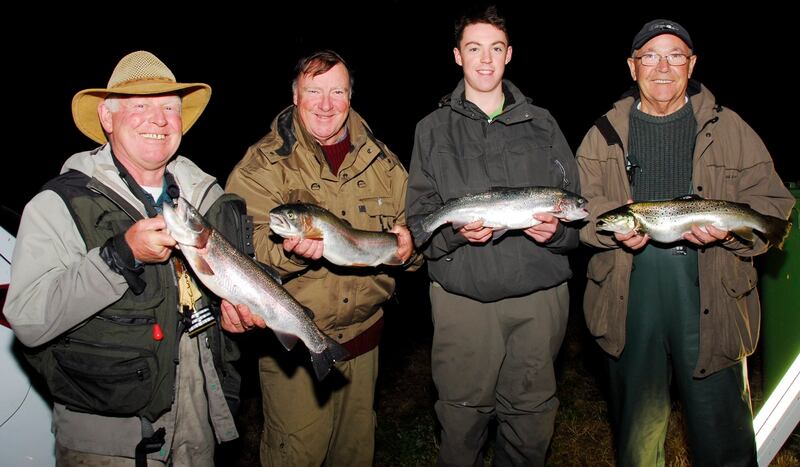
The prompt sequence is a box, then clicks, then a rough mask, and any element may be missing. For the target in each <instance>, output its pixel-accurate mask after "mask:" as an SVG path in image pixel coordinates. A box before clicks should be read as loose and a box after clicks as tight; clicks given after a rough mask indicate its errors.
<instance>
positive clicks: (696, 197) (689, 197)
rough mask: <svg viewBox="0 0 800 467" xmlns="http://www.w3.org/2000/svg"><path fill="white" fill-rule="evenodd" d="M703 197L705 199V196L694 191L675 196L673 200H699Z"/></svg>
mask: <svg viewBox="0 0 800 467" xmlns="http://www.w3.org/2000/svg"><path fill="white" fill-rule="evenodd" d="M701 199H705V198H703V197H702V196H700V195H698V194H697V193H692V194H689V195H683V196H678V197H677V198H674V199H673V201H675V200H682V201H699V200H701Z"/></svg>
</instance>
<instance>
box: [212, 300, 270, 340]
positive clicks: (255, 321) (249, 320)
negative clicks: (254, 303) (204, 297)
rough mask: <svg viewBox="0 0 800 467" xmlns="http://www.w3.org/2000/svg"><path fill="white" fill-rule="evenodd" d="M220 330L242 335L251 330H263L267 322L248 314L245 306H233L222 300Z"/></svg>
mask: <svg viewBox="0 0 800 467" xmlns="http://www.w3.org/2000/svg"><path fill="white" fill-rule="evenodd" d="M221 308H222V313H221V314H222V329H224V330H226V331H228V332H231V333H242V332H245V331H249V330H251V329H253V328H256V327H257V328H261V329H264V328H265V327H267V322H266V321H264V319H263V318H261V317H260V316H258V315H255V314H253V313H251V312H250V308H248V307H247V305H244V304H239V305H235V306H234V305H233V304H232V303H231V302H229V301H227V300H222V304H221Z"/></svg>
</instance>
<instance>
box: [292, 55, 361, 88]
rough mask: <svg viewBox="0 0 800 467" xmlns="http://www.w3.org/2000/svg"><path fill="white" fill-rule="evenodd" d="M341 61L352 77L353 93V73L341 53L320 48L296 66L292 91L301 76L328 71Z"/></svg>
mask: <svg viewBox="0 0 800 467" xmlns="http://www.w3.org/2000/svg"><path fill="white" fill-rule="evenodd" d="M339 63H341V64H342V65H343V66H344V69H345V70H347V76H348V77H350V94H351V95H352V94H353V74H352V73H351V72H350V68H349V67H348V66H347V63H346V62H345V61H344V59H343V58H342V56H341V55H339V54H337V53H336V52H334V51H333V50H327V49H326V50H320V51H317V52H314V53H312V54H311V55H307V56H305V57H303V58H301V59H300V60H299V61H298V62H297V65H295V67H294V79H293V80H292V91H295V90H297V81H298V80H299V79H300V77H301V76H305V75H311V76H312V77H314V76H318V75H321V74H323V73H326V72H327V71H328V70H330V69H331V68H333V67H335V66H336V65H338V64H339Z"/></svg>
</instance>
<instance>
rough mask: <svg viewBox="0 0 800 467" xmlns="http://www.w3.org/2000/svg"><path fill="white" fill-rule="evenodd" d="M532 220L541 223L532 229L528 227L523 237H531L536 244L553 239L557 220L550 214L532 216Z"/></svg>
mask: <svg viewBox="0 0 800 467" xmlns="http://www.w3.org/2000/svg"><path fill="white" fill-rule="evenodd" d="M533 218H534V219H536V220H539V221H541V224H536V225H534V226H533V227H528V228H527V229H525V230H524V231H523V232H525V235H527V236H529V237H531V238H532V239H534V240H535V241H537V242H538V243H547V242H549V241H550V239H551V238H553V235H554V234H555V233H556V229H557V228H558V222H559V221H558V218H557V217H556V216H554V215H552V214H550V213H547V212H543V213H540V214H534V215H533Z"/></svg>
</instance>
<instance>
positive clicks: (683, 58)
mask: <svg viewBox="0 0 800 467" xmlns="http://www.w3.org/2000/svg"><path fill="white" fill-rule="evenodd" d="M689 57H691V55H686V54H669V55H659V54H644V55H642V56H640V57H633V58H634V60H641V61H642V65H644V66H656V65H658V64H659V63H661V59H662V58H666V59H667V63H669V64H670V65H672V66H681V65H686V62H688V61H689Z"/></svg>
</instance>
